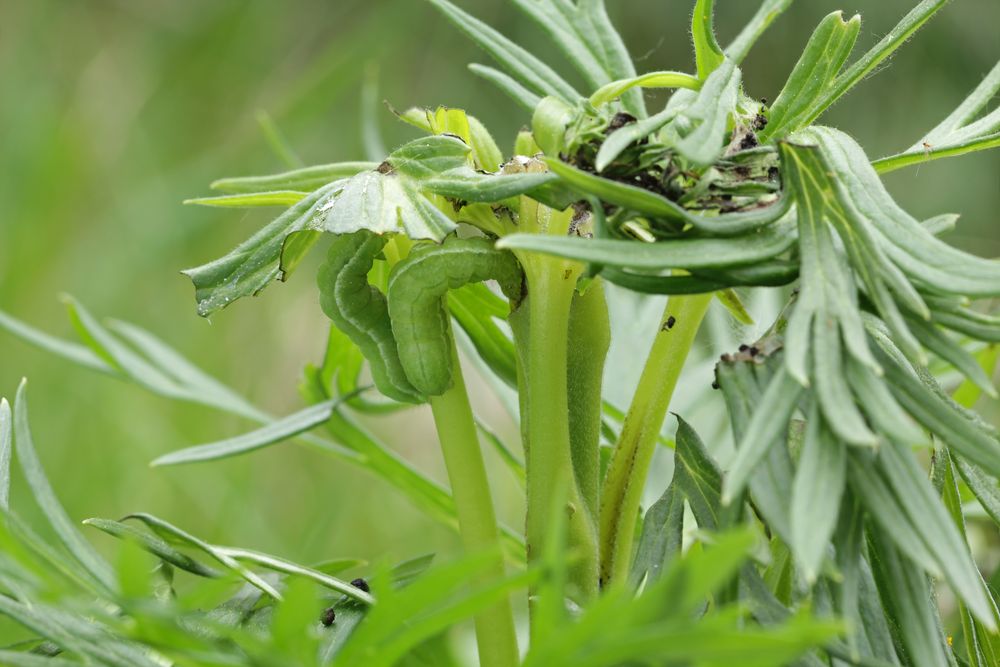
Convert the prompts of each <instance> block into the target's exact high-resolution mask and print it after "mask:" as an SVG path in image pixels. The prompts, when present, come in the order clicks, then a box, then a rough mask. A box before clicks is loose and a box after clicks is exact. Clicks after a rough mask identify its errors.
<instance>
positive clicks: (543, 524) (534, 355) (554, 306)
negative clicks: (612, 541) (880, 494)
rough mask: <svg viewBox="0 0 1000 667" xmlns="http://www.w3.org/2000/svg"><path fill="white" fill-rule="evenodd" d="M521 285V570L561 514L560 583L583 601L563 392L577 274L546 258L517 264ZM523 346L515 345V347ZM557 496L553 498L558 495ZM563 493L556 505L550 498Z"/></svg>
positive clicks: (587, 591) (591, 567) (581, 525)
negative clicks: (524, 313) (560, 511)
mask: <svg viewBox="0 0 1000 667" xmlns="http://www.w3.org/2000/svg"><path fill="white" fill-rule="evenodd" d="M524 264H525V274H526V277H527V281H528V298H527V303H526V304H522V305H527V307H528V318H529V321H528V327H527V329H528V331H527V341H526V343H527V354H526V355H525V359H526V360H527V364H526V365H527V369H526V372H525V376H526V378H525V379H526V382H527V399H528V400H527V401H526V404H525V408H526V414H525V415H524V416H523V418H524V419H526V424H527V500H528V514H527V527H526V536H527V544H528V563H529V564H531V563H533V562H538V560H539V559H540V558H542V555H543V554H544V553H545V551H546V545H547V544H548V542H549V540H551V539H556V537H557V536H553V535H552V534H551V532H552V530H551V526H550V525H549V519H550V517H551V510H552V508H553V507H558V506H562V507H565V508H566V512H567V528H568V538H569V540H568V544H569V548H570V552H571V555H572V557H573V558H574V560H573V562H572V563H571V564H570V566H569V568H568V569H569V576H568V583H569V584H570V586H571V587H572V588H573V592H574V594H575V596H579V598H580V599H582V600H585V599H588V598H590V597H592V596H593V595H595V594H596V592H597V555H598V551H597V532H596V525H595V521H594V517H593V516H592V514H591V513H590V512H589V511H588V509H587V503H586V501H585V499H584V498H583V497H582V495H581V493H580V488H579V485H578V483H577V480H576V478H575V475H574V466H573V455H572V448H571V444H570V442H571V440H570V426H569V399H568V390H567V372H568V361H567V352H568V336H569V322H570V309H571V307H572V303H573V296H574V294H575V291H576V283H577V279H578V277H579V275H580V273H579V266H578V265H576V264H575V263H572V262H566V261H563V260H557V259H554V258H549V257H544V258H543V257H534V258H531V260H529V261H526V262H524ZM524 343H525V341H524V340H523V339H522V340H519V341H518V344H519V345H523V344H524ZM560 490H561V491H560ZM556 493H563V494H564V495H565V497H564V498H555V497H554V494H556Z"/></svg>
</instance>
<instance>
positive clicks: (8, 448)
mask: <svg viewBox="0 0 1000 667" xmlns="http://www.w3.org/2000/svg"><path fill="white" fill-rule="evenodd" d="M13 442H14V420H13V416H12V415H11V412H10V403H8V402H7V399H6V398H0V513H3V512H6V511H7V510H8V509H10V455H11V452H12V446H13Z"/></svg>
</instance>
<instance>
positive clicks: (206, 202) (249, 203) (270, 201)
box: [184, 190, 309, 208]
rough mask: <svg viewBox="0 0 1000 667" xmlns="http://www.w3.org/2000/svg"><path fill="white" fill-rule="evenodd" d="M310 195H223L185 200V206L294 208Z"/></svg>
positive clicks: (290, 192)
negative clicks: (293, 206)
mask: <svg viewBox="0 0 1000 667" xmlns="http://www.w3.org/2000/svg"><path fill="white" fill-rule="evenodd" d="M308 195H309V193H308V192H303V191H301V190H273V191H271V192H250V193H246V194H236V195H221V196H219V197H196V198H194V199H185V200H184V203H185V204H197V205H198V206H215V207H219V208H258V207H260V206H292V205H294V204H297V203H299V202H300V201H302V200H303V199H305V198H306V197H307V196H308Z"/></svg>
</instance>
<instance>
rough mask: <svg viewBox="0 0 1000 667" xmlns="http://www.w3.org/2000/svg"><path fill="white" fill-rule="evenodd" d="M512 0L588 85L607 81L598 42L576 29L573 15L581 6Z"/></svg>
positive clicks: (608, 78) (534, 0) (579, 11)
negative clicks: (567, 59) (543, 32)
mask: <svg viewBox="0 0 1000 667" xmlns="http://www.w3.org/2000/svg"><path fill="white" fill-rule="evenodd" d="M512 3H513V4H514V5H515V6H516V7H517V8H518V9H520V10H521V11H522V12H524V13H525V14H527V15H528V16H529V17H530V18H531V19H533V20H534V22H535V23H536V24H537V25H538V26H539V27H540V28H542V30H544V31H545V32H546V33H548V35H549V37H551V38H552V41H554V42H555V43H556V44H557V45H558V46H559V48H560V49H561V50H562V52H563V53H564V54H566V57H567V58H569V60H570V62H571V63H573V65H574V66H575V67H576V68H577V70H579V72H580V74H582V75H583V76H584V77H585V78H586V79H587V83H589V84H590V85H591V86H600V85H602V84H605V83H607V82H608V81H609V80H610V77H609V74H608V71H607V68H606V67H605V65H604V63H603V62H602V58H601V55H603V54H600V45H599V44H595V43H593V42H592V41H591V40H587V39H586V38H585V36H584V35H581V34H580V32H579V31H578V30H577V25H578V22H575V21H574V20H573V19H575V18H577V17H576V16H574V15H575V14H580V13H581V12H582V10H581V9H579V8H571V6H567V5H569V3H565V2H558V1H557V0H512ZM574 9H575V11H574ZM599 54H600V55H599Z"/></svg>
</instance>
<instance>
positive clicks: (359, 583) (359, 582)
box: [351, 577, 371, 593]
mask: <svg viewBox="0 0 1000 667" xmlns="http://www.w3.org/2000/svg"><path fill="white" fill-rule="evenodd" d="M351 586H354V587H355V588H358V589H360V590H363V591H364V592H365V593H371V588H369V587H368V582H367V581H365V580H364V579H362V578H360V577H358V578H357V579H355V580H354V581H352V582H351Z"/></svg>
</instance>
